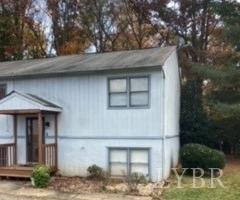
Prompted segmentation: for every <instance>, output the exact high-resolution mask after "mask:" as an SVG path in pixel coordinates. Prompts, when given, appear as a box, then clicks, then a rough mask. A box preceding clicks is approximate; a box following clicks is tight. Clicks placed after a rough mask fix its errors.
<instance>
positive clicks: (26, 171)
mask: <svg viewBox="0 0 240 200" xmlns="http://www.w3.org/2000/svg"><path fill="white" fill-rule="evenodd" d="M32 171H33V167H25V166H24V167H23V166H11V167H0V177H19V178H30V177H31V175H32Z"/></svg>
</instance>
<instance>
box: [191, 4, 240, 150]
mask: <svg viewBox="0 0 240 200" xmlns="http://www.w3.org/2000/svg"><path fill="white" fill-rule="evenodd" d="M213 6H214V9H215V11H216V12H217V13H218V14H219V15H220V17H221V20H223V23H224V27H223V28H222V30H221V32H220V33H221V34H220V35H219V36H218V38H217V39H216V40H217V41H218V43H220V44H221V45H218V46H215V49H216V48H219V47H220V50H218V52H219V53H217V55H216V56H215V57H214V59H212V61H211V62H212V65H207V64H201V65H199V64H197V65H195V67H194V70H195V71H196V72H197V73H198V74H199V75H201V76H202V77H203V78H204V79H205V80H206V84H205V89H204V92H205V96H204V97H205V105H206V108H207V112H208V115H209V117H210V118H211V120H212V121H213V129H214V130H213V131H212V133H215V136H216V138H217V141H218V145H219V148H220V149H224V148H225V150H226V147H227V146H228V147H229V148H228V151H229V152H230V153H232V154H236V153H240V136H239V131H238V130H239V129H240V124H239V121H240V68H239V65H238V63H239V60H240V54H239V52H238V48H236V47H238V44H240V37H239V35H238V34H236V35H235V34H230V31H233V30H234V31H236V32H237V33H240V21H239V19H240V4H239V3H237V2H236V1H232V2H221V3H214V4H213ZM222 47H224V48H222ZM214 53H215V54H216V50H215V51H214Z"/></svg>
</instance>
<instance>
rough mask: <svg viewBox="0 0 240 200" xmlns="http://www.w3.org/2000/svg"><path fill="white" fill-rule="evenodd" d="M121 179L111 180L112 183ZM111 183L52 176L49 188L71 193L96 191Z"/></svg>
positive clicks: (101, 190)
mask: <svg viewBox="0 0 240 200" xmlns="http://www.w3.org/2000/svg"><path fill="white" fill-rule="evenodd" d="M119 182H121V181H119V180H117V181H116V180H111V184H115V183H119ZM107 184H109V181H108V183H106V181H100V180H92V179H87V178H81V177H64V176H55V177H52V180H51V182H50V185H49V186H48V188H49V189H53V190H57V191H60V192H70V193H96V192H103V191H105V190H104V188H105V186H106V185H107Z"/></svg>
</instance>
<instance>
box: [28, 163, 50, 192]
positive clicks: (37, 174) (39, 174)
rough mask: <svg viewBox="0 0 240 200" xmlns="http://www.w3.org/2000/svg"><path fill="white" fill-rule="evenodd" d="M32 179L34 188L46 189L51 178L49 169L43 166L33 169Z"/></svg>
mask: <svg viewBox="0 0 240 200" xmlns="http://www.w3.org/2000/svg"><path fill="white" fill-rule="evenodd" d="M32 178H33V180H34V184H35V187H38V188H43V187H47V186H48V184H49V181H50V178H51V176H50V170H49V168H48V167H46V166H44V165H38V166H36V167H34V169H33V172H32Z"/></svg>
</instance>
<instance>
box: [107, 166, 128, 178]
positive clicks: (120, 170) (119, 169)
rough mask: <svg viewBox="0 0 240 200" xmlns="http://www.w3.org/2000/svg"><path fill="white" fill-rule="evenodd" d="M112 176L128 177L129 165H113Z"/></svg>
mask: <svg viewBox="0 0 240 200" xmlns="http://www.w3.org/2000/svg"><path fill="white" fill-rule="evenodd" d="M110 170H111V175H112V176H126V175H127V163H126V164H119V163H111V169H110Z"/></svg>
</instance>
